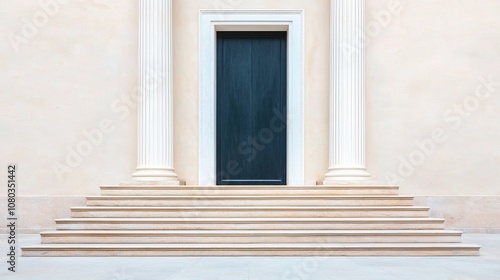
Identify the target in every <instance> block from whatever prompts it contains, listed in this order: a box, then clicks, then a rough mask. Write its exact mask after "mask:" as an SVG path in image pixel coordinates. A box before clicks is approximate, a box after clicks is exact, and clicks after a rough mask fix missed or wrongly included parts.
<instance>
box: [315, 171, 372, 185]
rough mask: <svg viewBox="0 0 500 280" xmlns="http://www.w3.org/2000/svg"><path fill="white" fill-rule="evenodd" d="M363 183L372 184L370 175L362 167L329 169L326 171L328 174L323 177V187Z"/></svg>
mask: <svg viewBox="0 0 500 280" xmlns="http://www.w3.org/2000/svg"><path fill="white" fill-rule="evenodd" d="M359 181H362V182H363V183H367V182H372V181H370V173H368V171H366V168H364V167H345V168H344V167H343V168H338V167H335V168H330V169H328V173H326V175H325V180H324V181H323V185H338V184H339V183H342V184H350V182H359Z"/></svg>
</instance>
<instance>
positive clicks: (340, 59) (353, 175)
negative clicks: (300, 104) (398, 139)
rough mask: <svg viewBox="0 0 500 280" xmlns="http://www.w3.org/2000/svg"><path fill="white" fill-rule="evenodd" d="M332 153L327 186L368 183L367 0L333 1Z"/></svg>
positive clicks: (331, 25) (331, 68)
mask: <svg viewBox="0 0 500 280" xmlns="http://www.w3.org/2000/svg"><path fill="white" fill-rule="evenodd" d="M330 4H331V12H330V32H331V34H330V36H331V45H330V49H331V56H330V60H331V65H330V75H331V76H330V141H329V144H330V151H329V168H328V173H327V174H326V175H325V181H324V183H325V184H329V183H336V182H338V181H356V180H367V179H369V177H370V174H368V172H367V171H366V167H365V82H364V79H365V76H364V48H363V34H364V15H365V13H364V0H331V2H330Z"/></svg>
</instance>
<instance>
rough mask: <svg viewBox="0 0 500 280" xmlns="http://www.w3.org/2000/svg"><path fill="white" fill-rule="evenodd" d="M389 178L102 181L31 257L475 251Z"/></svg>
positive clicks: (443, 253)
mask: <svg viewBox="0 0 500 280" xmlns="http://www.w3.org/2000/svg"><path fill="white" fill-rule="evenodd" d="M428 210H429V209H428V208H427V207H416V206H413V198H412V197H409V196H400V195H398V187H394V186H372V185H371V186H352V185H346V186H216V187H199V186H198V187H197V186H154V185H148V186H102V187H101V196H92V197H88V198H87V206H86V207H73V208H72V209H71V212H72V214H71V216H72V217H71V218H70V219H59V220H56V224H57V230H56V231H51V232H42V233H40V235H41V238H42V245H38V246H28V247H24V248H22V250H23V255H24V256H29V257H41V256H58V257H60V256H65V257H66V256H430V255H432V256H465V255H467V256H477V255H479V249H480V247H479V246H475V245H466V244H462V243H461V235H462V233H461V232H459V231H450V230H445V229H444V220H443V219H435V218H429V213H428Z"/></svg>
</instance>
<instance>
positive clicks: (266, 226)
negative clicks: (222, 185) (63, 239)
mask: <svg viewBox="0 0 500 280" xmlns="http://www.w3.org/2000/svg"><path fill="white" fill-rule="evenodd" d="M56 224H57V229H58V230H233V229H240V230H270V229H283V230H298V229H311V230H354V229H358V230H382V229H387V230H410V229H414V230H415V229H420V230H431V229H433V230H438V229H444V219H433V218H267V219H265V218H212V219H210V218H204V219H196V218H194V219H192V218H188V219H186V218H170V219H161V218H156V219H155V218H142V219H138V218H135V219H129V218H108V219H106V218H101V219H99V218H95V219H92V218H90V219H86V218H76V219H58V220H56Z"/></svg>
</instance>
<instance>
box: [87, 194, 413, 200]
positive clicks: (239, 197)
mask: <svg viewBox="0 0 500 280" xmlns="http://www.w3.org/2000/svg"><path fill="white" fill-rule="evenodd" d="M413 198H414V197H413V196H388V195H364V196H352V195H345V196H343V195H218V196H212V195H190V196H188V195H168V196H166V195H162V196H159V195H158V196H121V195H120V196H118V195H116V196H114V195H113V196H109V195H107V196H88V197H87V199H89V200H99V199H101V200H120V199H123V200H164V199H190V200H195V199H224V200H228V199H353V200H369V199H389V200H397V199H413Z"/></svg>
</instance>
